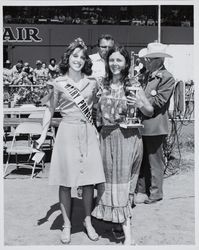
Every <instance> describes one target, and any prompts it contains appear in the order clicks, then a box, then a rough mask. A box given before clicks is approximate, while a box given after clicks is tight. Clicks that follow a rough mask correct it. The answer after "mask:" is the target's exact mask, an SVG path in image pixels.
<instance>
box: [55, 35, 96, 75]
mask: <svg viewBox="0 0 199 250" xmlns="http://www.w3.org/2000/svg"><path fill="white" fill-rule="evenodd" d="M76 48H80V49H81V50H83V54H84V56H85V64H84V67H83V68H82V70H81V71H82V73H84V74H86V75H88V76H89V75H91V74H92V69H91V68H92V65H93V64H92V62H91V59H90V57H89V56H88V52H87V47H86V45H85V44H84V42H83V40H82V39H81V38H77V39H75V40H74V41H73V42H72V43H71V44H70V45H69V46H68V47H67V49H66V52H65V53H64V55H63V56H62V57H61V61H60V63H59V70H60V72H61V73H62V74H63V75H64V74H66V72H68V70H69V57H70V55H71V54H72V53H73V51H74V50H75V49H76Z"/></svg>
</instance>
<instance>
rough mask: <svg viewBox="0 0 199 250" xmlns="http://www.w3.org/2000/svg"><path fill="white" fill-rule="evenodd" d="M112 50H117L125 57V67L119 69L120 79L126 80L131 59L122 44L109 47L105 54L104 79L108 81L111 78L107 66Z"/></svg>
mask: <svg viewBox="0 0 199 250" xmlns="http://www.w3.org/2000/svg"><path fill="white" fill-rule="evenodd" d="M114 52H119V53H120V54H121V55H123V57H124V58H125V61H126V63H125V68H124V69H123V70H121V81H124V82H126V80H127V79H128V74H129V69H130V66H131V59H130V55H129V53H128V51H127V50H126V49H125V48H124V47H123V46H119V47H117V46H116V47H113V48H111V49H110V50H109V51H108V53H107V56H106V61H105V63H106V72H107V77H106V80H107V81H108V82H110V80H111V79H112V78H113V74H112V72H111V70H110V67H109V58H110V56H111V55H112V54H113V53H114Z"/></svg>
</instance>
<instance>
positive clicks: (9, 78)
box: [3, 60, 13, 85]
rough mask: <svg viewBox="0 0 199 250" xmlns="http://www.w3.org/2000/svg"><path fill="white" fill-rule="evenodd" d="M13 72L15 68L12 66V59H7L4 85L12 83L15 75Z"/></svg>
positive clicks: (4, 70) (4, 69)
mask: <svg viewBox="0 0 199 250" xmlns="http://www.w3.org/2000/svg"><path fill="white" fill-rule="evenodd" d="M12 72H13V70H12V67H11V61H10V60H6V61H5V63H4V68H3V84H4V85H8V84H11V82H12V77H13V74H12Z"/></svg>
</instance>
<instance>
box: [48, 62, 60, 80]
mask: <svg viewBox="0 0 199 250" xmlns="http://www.w3.org/2000/svg"><path fill="white" fill-rule="evenodd" d="M58 75H59V68H58V66H57V64H56V59H55V58H51V59H50V61H49V65H48V76H49V78H50V79H52V78H56V77H57V76H58Z"/></svg>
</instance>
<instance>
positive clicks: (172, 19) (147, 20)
mask: <svg viewBox="0 0 199 250" xmlns="http://www.w3.org/2000/svg"><path fill="white" fill-rule="evenodd" d="M4 23H6V24H9V23H17V24H18V23H21V24H42V23H43V24H45V23H50V24H93V25H96V24H102V25H103V24H106V25H137V26H145V25H146V26H157V25H158V7H157V6H111V7H110V6H84V7H82V6H54V7H52V6H51V7H50V6H45V7H44V6H40V7H39V8H38V7H37V6H35V7H23V6H20V8H19V7H16V6H15V7H10V6H9V8H6V7H5V8H4ZM161 25H164V26H187V27H190V26H193V8H192V6H178V7H176V6H161Z"/></svg>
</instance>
